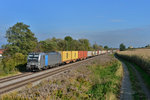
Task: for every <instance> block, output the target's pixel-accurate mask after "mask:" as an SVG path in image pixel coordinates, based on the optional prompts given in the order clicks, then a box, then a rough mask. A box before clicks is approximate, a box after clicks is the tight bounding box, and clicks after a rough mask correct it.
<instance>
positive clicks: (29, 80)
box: [0, 57, 95, 95]
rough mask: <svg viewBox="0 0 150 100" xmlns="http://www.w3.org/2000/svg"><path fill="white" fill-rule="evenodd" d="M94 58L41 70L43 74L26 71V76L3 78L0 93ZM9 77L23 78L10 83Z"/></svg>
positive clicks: (14, 78)
mask: <svg viewBox="0 0 150 100" xmlns="http://www.w3.org/2000/svg"><path fill="white" fill-rule="evenodd" d="M94 58H95V57H92V58H89V59H86V60H83V61H79V62H75V63H70V64H67V65H64V66H61V67H57V68H53V69H52V70H51V69H50V70H45V71H41V72H42V74H41V72H38V73H35V74H38V75H35V74H33V73H28V74H27V73H26V75H27V76H25V74H23V75H16V76H13V77H8V79H7V78H3V79H1V80H0V82H1V83H2V84H0V95H2V94H4V93H7V92H10V91H13V90H15V89H17V88H20V87H23V86H25V85H27V84H29V83H33V82H36V81H39V80H42V79H45V78H47V77H50V76H53V75H55V74H58V73H60V72H64V71H66V70H68V69H70V68H72V67H74V66H77V65H78V64H82V63H86V62H88V61H89V60H92V59H94ZM33 75H34V76H33ZM30 76H31V77H30ZM25 77H28V78H25ZM23 78H25V79H23ZM9 79H10V81H14V80H17V79H22V80H18V81H16V82H11V83H10V82H9ZM8 82H9V84H7V83H8ZM5 84H6V85H5Z"/></svg>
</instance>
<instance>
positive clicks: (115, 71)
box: [89, 61, 123, 100]
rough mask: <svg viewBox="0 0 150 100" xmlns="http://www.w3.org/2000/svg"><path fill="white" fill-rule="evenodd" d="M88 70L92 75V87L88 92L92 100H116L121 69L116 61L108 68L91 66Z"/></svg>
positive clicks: (121, 74)
mask: <svg viewBox="0 0 150 100" xmlns="http://www.w3.org/2000/svg"><path fill="white" fill-rule="evenodd" d="M90 69H91V70H92V71H93V73H94V77H95V78H93V82H94V84H93V86H92V87H91V89H90V90H89V93H90V95H92V99H96V100H105V99H108V100H116V99H118V96H119V91H120V84H121V79H122V76H123V69H122V67H121V64H120V63H119V62H118V61H115V62H113V63H112V65H108V66H105V67H104V66H100V65H96V66H92V67H90Z"/></svg>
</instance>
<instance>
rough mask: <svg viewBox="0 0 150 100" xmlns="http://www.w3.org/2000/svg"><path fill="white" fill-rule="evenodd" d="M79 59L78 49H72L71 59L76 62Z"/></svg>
mask: <svg viewBox="0 0 150 100" xmlns="http://www.w3.org/2000/svg"><path fill="white" fill-rule="evenodd" d="M76 60H78V51H71V61H73V62H75V61H76Z"/></svg>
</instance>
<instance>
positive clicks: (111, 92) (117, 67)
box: [2, 56, 123, 100]
mask: <svg viewBox="0 0 150 100" xmlns="http://www.w3.org/2000/svg"><path fill="white" fill-rule="evenodd" d="M108 57H109V58H112V57H111V56H108ZM103 58H105V57H103ZM103 58H102V59H103ZM98 60H99V59H98ZM101 62H102V63H103V64H101ZM122 77H123V68H122V66H121V63H120V62H119V61H118V60H116V59H114V58H113V60H112V59H111V60H110V61H108V62H106V63H104V61H100V60H99V62H98V61H94V62H93V63H92V64H90V65H86V66H82V67H79V68H77V69H75V70H71V72H69V73H67V74H64V75H61V76H58V77H57V78H58V79H54V80H48V81H44V82H42V83H40V84H39V85H37V86H34V87H32V88H26V89H25V90H22V91H20V92H16V93H12V94H9V95H4V96H3V97H2V99H62V100H105V99H107V100H116V99H119V95H120V87H121V80H122Z"/></svg>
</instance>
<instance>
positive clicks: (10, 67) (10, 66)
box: [2, 53, 27, 74]
mask: <svg viewBox="0 0 150 100" xmlns="http://www.w3.org/2000/svg"><path fill="white" fill-rule="evenodd" d="M26 62H27V60H26V56H25V55H23V54H22V53H16V54H15V55H13V56H12V57H5V58H3V60H2V63H3V65H4V67H3V70H4V71H5V73H7V74H9V73H10V72H13V71H16V70H17V69H16V66H19V65H22V64H25V63H26Z"/></svg>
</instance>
